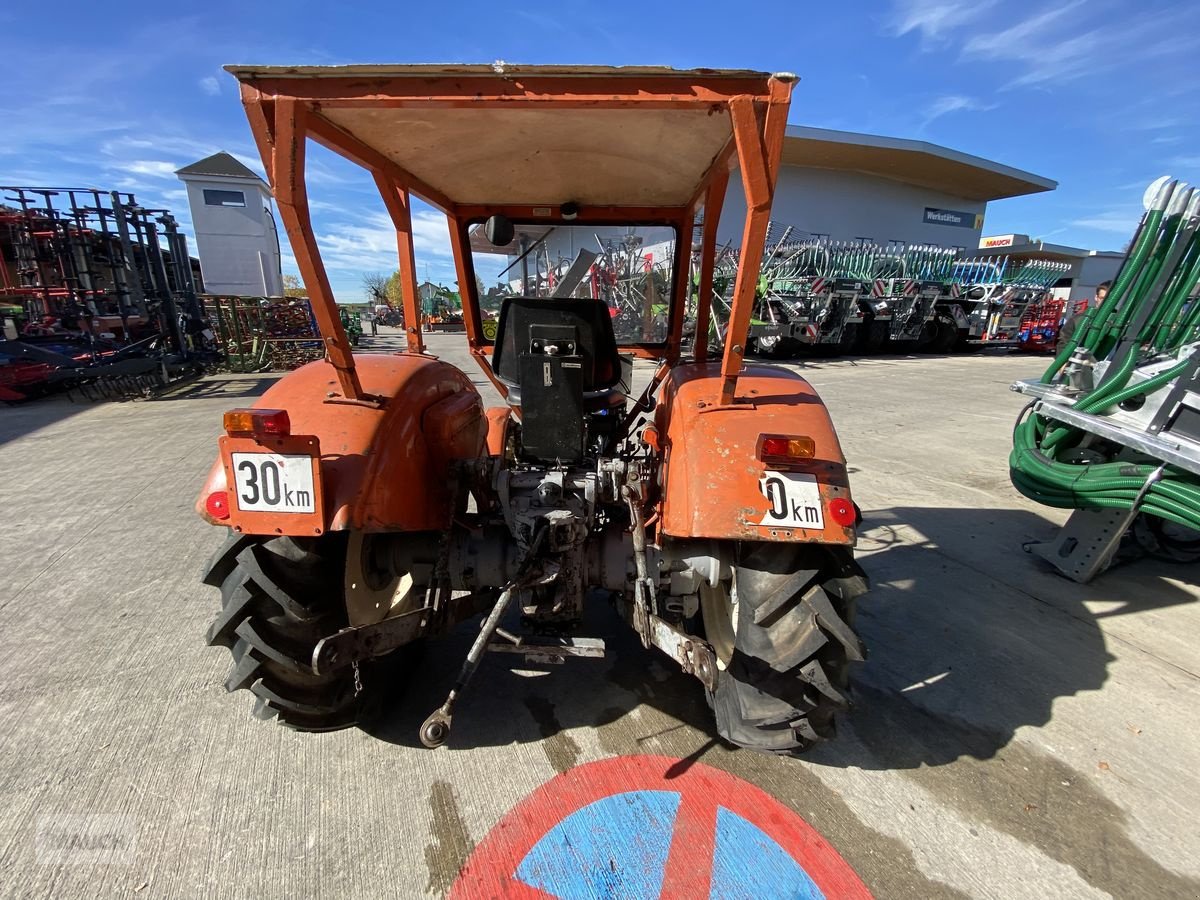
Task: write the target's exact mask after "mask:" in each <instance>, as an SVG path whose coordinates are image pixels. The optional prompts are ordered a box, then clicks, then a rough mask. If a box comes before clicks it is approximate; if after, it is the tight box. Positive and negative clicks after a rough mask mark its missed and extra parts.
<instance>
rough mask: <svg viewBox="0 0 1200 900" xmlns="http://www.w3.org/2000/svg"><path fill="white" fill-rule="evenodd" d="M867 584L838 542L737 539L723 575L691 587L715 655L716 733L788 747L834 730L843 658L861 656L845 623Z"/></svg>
mask: <svg viewBox="0 0 1200 900" xmlns="http://www.w3.org/2000/svg"><path fill="white" fill-rule="evenodd" d="M866 590H867V579H866V576H865V575H864V574H863V572H862V570H861V569H860V568H859V567H858V565H857V564H856V563H855V562H854V560H853V558H852V556H851V555H850V551H849V550H847V549H842V548H836V547H820V546H815V545H807V546H796V545H793V544H776V543H761V544H742V545H740V547H739V553H738V559H737V562H736V563H735V565H734V567H733V578H732V580H731V581H730V582H722V583H721V584H719V585H718V586H716V587H710V586H707V585H705V586H704V587H703V588H702V589H701V594H700V608H701V614H702V617H703V624H704V630H705V634H706V636H707V638H708V640H709V642H710V643H711V644H712V646H713V649H714V650H715V651H716V654H717V659H718V675H717V687H716V690H715V691H713V692H712V693H711V694H710V696H709V700H710V702H711V704H712V707H713V712H714V714H715V716H716V723H717V731H718V733H719V734H720V735H721V736H722V737H724V738H725V739H727V740H729V741H730V742H732V743H734V744H737V745H738V746H740V747H745V748H748V749H751V750H760V751H764V752H769V753H777V754H789V755H790V754H796V753H800V752H802V751H804V750H806V749H808V748H809V747H811V746H812V745H813V744H815V743H817V742H818V741H821V740H824V739H827V738H830V737H833V735H834V727H835V726H834V715H835V714H836V713H838V712H840V711H845V710H847V709H848V708H849V707H850V697H849V694H848V686H849V666H850V663H851V662H856V661H861V660H863V659H864V658H865V656H866V651H865V648H864V647H863V644H862V642H861V641H860V640H859V638H858V636H857V635H856V634H855V632H854V630H853V626H854V606H855V601H856V599H857V598H858V597H859V596H861V595H862V594H864V593H865V592H866Z"/></svg>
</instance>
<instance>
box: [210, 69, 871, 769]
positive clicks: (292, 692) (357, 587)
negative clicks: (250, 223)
mask: <svg viewBox="0 0 1200 900" xmlns="http://www.w3.org/2000/svg"><path fill="white" fill-rule="evenodd" d="M230 71H232V72H233V73H234V74H235V75H236V76H237V78H238V79H239V81H240V82H241V90H242V98H243V102H244V104H245V106H246V109H247V112H248V116H249V119H250V123H251V127H252V130H253V133H254V136H255V139H256V141H257V143H258V147H259V150H260V151H261V154H262V157H263V163H264V166H265V168H266V171H267V173H268V176H269V177H270V180H271V184H272V186H273V188H274V191H275V196H276V198H277V200H278V204H279V211H280V218H281V219H282V221H283V223H284V225H285V227H286V228H287V232H288V236H289V239H290V241H291V245H292V248H293V250H294V252H295V255H296V259H297V262H298V264H299V267H300V270H301V272H302V273H303V275H304V280H305V284H306V287H307V288H308V291H309V296H310V297H311V298H312V302H313V309H314V312H315V314H316V316H317V319H318V321H319V324H320V326H321V331H322V334H323V336H324V340H325V343H326V347H327V358H326V360H325V361H322V362H317V363H312V364H310V365H307V366H305V367H303V368H301V369H298V370H296V371H295V372H292V373H290V374H289V375H287V376H285V377H284V378H282V379H280V381H279V382H277V383H276V384H275V385H274V386H273V387H272V388H271V389H270V390H268V391H267V392H266V394H264V396H263V397H262V398H261V399H260V400H259V401H258V402H257V404H256V405H255V406H254V407H251V408H245V409H235V410H231V411H230V412H228V413H227V414H226V415H225V420H224V425H225V436H224V437H222V438H221V439H220V452H219V455H218V459H217V461H216V463H215V464H214V466H213V468H212V471H211V473H210V475H209V477H208V480H207V482H206V483H205V485H204V487H203V490H202V491H201V494H200V497H199V500H198V502H197V510H198V512H199V513H200V515H202V516H203V517H204V518H205V519H206V520H207V521H208V522H210V523H211V524H212V525H214V526H218V527H221V528H224V529H227V532H228V534H227V538H226V540H225V542H224V544H223V546H222V547H221V549H220V550H219V551H218V552H217V553H216V555H215V556H214V557H213V558H212V560H211V562H210V564H209V567H208V570H207V574H206V575H205V581H206V582H207V583H208V584H210V585H212V586H213V587H215V588H218V589H219V590H220V592H221V609H220V611H219V613H218V615H217V617H216V620H215V621H214V622H213V624H212V627H211V628H210V630H209V634H208V638H209V641H210V643H212V644H214V645H220V646H224V647H227V648H229V650H230V651H231V653H232V657H233V667H232V670H231V672H230V675H229V677H228V680H227V681H226V687H227V688H228V689H229V690H231V691H234V690H240V689H245V690H247V691H249V692H250V693H251V694H253V695H254V697H255V698H256V706H255V710H256V713H257V715H259V716H260V717H263V718H277V719H278V720H280V721H282V722H283V723H284V724H286V725H289V726H291V727H294V728H298V729H304V730H324V729H331V728H339V727H344V726H348V725H351V724H354V723H355V722H356V721H358V720H359V718H360V716H361V715H363V713H364V709H365V708H366V705H365V701H366V699H367V698H368V697H369V696H370V695H371V694H372V693H373V692H379V691H387V690H389V689H393V688H399V687H401V685H396V684H389V683H387V682H386V680H385V678H384V675H383V670H382V669H380V668H375V667H372V662H373V661H374V660H376V659H378V658H379V657H382V656H386V655H387V654H389V653H391V652H393V651H395V650H397V649H399V648H401V647H404V646H405V645H407V644H411V643H412V642H414V641H416V640H418V639H420V638H425V637H433V636H436V635H438V634H443V633H445V632H446V631H447V630H448V629H450V628H452V627H453V626H454V625H456V624H457V623H459V622H462V621H464V620H466V619H469V618H471V617H473V616H477V615H482V616H483V622H482V625H481V628H480V631H479V634H478V637H477V638H476V640H475V641H474V643H473V645H472V647H471V649H470V651H469V652H468V654H467V657H466V659H465V661H464V662H463V664H462V669H461V672H460V675H459V677H458V679H457V681H456V682H455V684H454V685H453V687H450V688H449V689H448V693H447V696H446V700H445V702H444V703H443V704H442V705H440V706H439V708H438V709H436V710H433V711H432V713H431V714H430V716H429V717H428V719H427V720H426V721H425V722H424V723H423V724H422V725H421V727H420V729H419V735H420V739H421V740H422V741H423V742H424V743H425V744H426V745H428V746H431V747H433V746H438V745H441V744H443V743H444V742H445V741H446V740H447V739H448V737H449V735H450V728H451V723H452V718H453V714H454V710H455V704H456V702H457V701H458V699H459V698H460V697H461V695H462V693H463V691H464V690H465V689H466V688H467V686H468V684H469V682H470V681H471V678H472V676H473V675H474V673H475V671H476V669H477V667H478V666H479V664H480V661H481V659H482V657H483V656H484V654H485V652H486V651H489V650H493V651H500V652H506V653H510V654H517V655H519V656H525V657H526V658H527V659H528V660H540V661H543V662H544V661H546V660H562V659H565V658H567V657H574V656H585V657H586V656H597V655H602V654H603V653H604V652H605V648H604V646H603V642H602V641H600V640H598V639H595V638H589V637H587V636H584V635H580V634H579V633H578V629H579V626H580V622H581V619H582V613H583V610H584V607H585V604H589V603H594V602H596V601H598V600H600V601H610V602H612V603H613V604H614V605H615V607H616V609H617V611H618V612H619V613H620V615H621V616H622V617H623V618H624V619H625V620H626V621H627V622H628V623H629V625H630V626H632V628H633V629H634V631H635V632H636V634H637V635H638V636H639V638H640V640H641V642H642V643H643V645H644V646H645V647H646V648H650V647H657V648H658V649H660V650H662V651H663V652H665V653H666V654H667V655H668V656H669V657H671V658H672V659H674V660H675V661H676V663H677V664H678V665H679V666H680V667H681V669H682V670H683V671H684V672H686V673H689V674H691V675H693V676H694V677H695V678H696V679H697V680H698V681H699V682H700V683H701V685H702V687H703V689H704V691H705V692H706V694H707V696H708V699H709V701H710V703H711V705H712V708H713V711H714V716H715V719H716V728H717V731H718V732H719V733H720V734H721V735H722V736H723V737H724V738H726V739H727V740H729V741H731V742H733V743H734V744H737V745H739V746H743V747H750V748H755V749H758V750H764V751H770V752H775V753H793V752H797V751H800V750H803V749H804V748H806V747H808V746H810V745H811V744H813V743H814V742H816V741H818V740H820V739H822V738H826V737H829V736H831V735H832V734H833V729H834V715H835V713H837V712H838V711H839V710H843V709H845V708H846V707H847V706H848V705H849V696H848V692H847V679H848V675H849V666H850V664H851V663H852V662H854V661H856V660H861V659H862V658H863V655H864V649H863V646H862V643H861V642H860V640H859V639H858V637H857V636H856V634H855V632H854V630H853V623H854V608H855V602H856V600H857V598H858V597H859V596H860V595H861V594H862V593H863V592H864V591H865V590H866V586H867V585H866V579H865V577H864V575H863V573H862V571H861V570H860V568H859V567H858V565H857V564H856V563H855V561H854V559H853V553H852V550H853V547H854V543H855V528H856V526H857V524H858V520H859V516H858V512H857V508H856V507H855V505H854V502H853V500H852V498H851V494H850V486H849V481H848V474H847V468H846V464H845V460H844V458H843V456H842V451H841V448H840V446H839V444H838V439H837V435H836V433H835V431H834V428H833V424H832V422H831V421H830V418H829V414H828V412H827V411H826V409H825V406H824V405H823V404H822V403H821V401H820V399H819V397H818V396H817V394H816V392H815V391H814V390H813V389H812V387H811V386H810V385H809V384H808V383H807V382H806V381H805V380H804V379H803V378H801V377H800V376H799V375H797V374H795V373H793V372H791V371H788V370H784V369H778V368H773V367H766V366H755V365H746V364H744V361H743V356H744V354H745V351H746V346H747V338H748V331H749V327H750V321H751V317H752V313H753V307H754V304H755V294H756V286H757V284H758V281H759V267H760V263H761V262H762V258H763V250H764V239H765V236H766V233H767V224H768V216H769V213H770V208H771V201H772V197H773V193H774V189H775V182H776V177H777V174H778V169H779V159H780V151H781V145H782V141H783V135H784V129H785V124H786V121H787V111H788V105H789V101H790V96H791V90H792V85H793V82H794V77H793V76H790V75H778V76H771V75H767V74H764V73H758V72H745V71H714V70H696V71H674V70H670V69H660V68H646V69H638V68H620V69H609V68H600V67H586V68H578V69H577V68H566V67H508V66H502V65H500V64H496V65H494V66H454V67H449V68H437V67H429V66H349V67H313V68H305V67H286V68H282V67H281V68H270V67H268V68H256V67H231V69H230ZM309 138H311V139H313V140H315V141H317V142H319V143H321V144H323V145H324V146H326V147H327V148H329V149H331V150H333V151H334V152H336V153H339V154H341V155H342V156H344V157H346V158H347V159H349V160H351V161H353V162H355V163H357V164H359V165H361V166H363V167H365V168H366V169H367V170H368V171H369V172H370V173H371V175H372V177H373V178H374V180H375V182H376V184H377V185H378V187H379V189H380V192H381V195H382V197H383V200H384V203H385V205H386V207H387V210H388V212H389V214H390V216H391V219H392V221H393V223H394V226H395V229H396V236H397V245H398V250H399V256H400V281H401V285H402V288H403V300H404V309H405V315H404V320H405V322H406V337H407V349H406V352H404V353H398V354H369V353H364V354H352V353H351V351H350V346H349V342H348V339H347V336H346V333H345V329H344V328H343V327H342V323H341V321H340V320H339V317H338V315H337V311H336V307H335V305H334V303H333V298H332V294H331V292H330V288H329V282H328V280H327V278H326V275H325V270H324V268H323V266H322V263H321V259H320V255H319V252H318V249H317V246H316V242H315V240H314V238H313V232H312V228H311V225H310V221H309V211H308V200H307V194H306V190H305V186H304V160H305V152H304V151H305V146H306V140H307V139H309ZM665 162H666V163H669V164H664V163H665ZM501 163H502V164H501ZM735 170H736V171H737V172H738V173H739V177H740V178H741V179H742V182H743V185H744V188H745V193H746V196H747V197H748V198H749V202H748V204H747V213H746V219H745V222H744V227H743V239H742V243H741V252H740V255H739V260H738V266H737V268H736V271H735V272H732V273H730V277H731V281H732V286H731V288H730V290H729V292H728V298H729V308H728V316H727V319H726V321H725V322H724V323H723V328H722V335H723V337H724V338H725V341H724V349H723V353H722V355H721V357H720V358H719V359H714V358H710V354H709V347H708V340H707V338H708V331H709V327H708V324H709V320H710V315H711V313H712V308H711V299H712V295H713V291H712V285H713V278H714V269H715V263H716V257H717V247H716V230H717V226H718V222H719V219H720V213H721V205H722V202H723V199H724V197H725V192H726V187H727V183H728V179H729V177H730V172H731V171H735ZM413 196H420V197H422V198H423V199H425V200H426V201H428V202H430V203H432V204H434V205H435V206H437V207H438V208H440V209H441V210H442V211H444V212H445V213H446V215H447V218H448V220H449V225H450V242H451V247H452V250H453V257H454V260H455V265H456V267H457V273H458V283H459V285H460V287H461V288H462V289H463V290H462V299H463V327H464V329H465V332H466V339H467V342H468V344H469V346H470V348H471V351H472V354H473V356H474V358H475V359H476V360H477V362H478V363H479V365H480V366H481V368H482V370H483V372H484V374H485V375H486V376H487V378H488V379H489V381H490V382H491V383H492V384H493V385H494V386H495V388H496V390H497V391H498V393H499V394H500V395H501V396H502V397H503V398H504V399H505V404H504V405H503V406H499V407H493V408H489V409H485V408H484V405H483V401H482V399H481V397H480V395H479V393H478V392H477V391H476V389H475V387H474V386H473V385H472V383H471V381H470V379H469V378H468V377H467V376H466V375H465V374H464V373H463V372H461V371H459V370H458V369H457V368H455V367H454V366H451V365H449V364H448V363H446V362H443V361H440V360H438V359H436V358H435V357H432V356H430V355H428V354H426V353H425V352H424V342H423V338H422V332H421V315H420V298H419V296H418V290H417V279H416V263H415V259H414V255H413V229H412V215H411V203H412V197H413ZM701 210H703V229H702V231H701V234H700V241H699V243H700V246H699V254H698V263H697V271H696V279H697V281H696V284H697V288H696V295H697V296H698V298H699V300H698V302H697V304H696V327H695V330H694V340H693V344H692V347H691V354H690V356H687V357H685V356H684V354H683V352H682V344H683V333H684V318H685V311H686V308H687V306H688V301H689V297H690V294H691V285H692V277H691V276H692V272H691V269H690V267H689V262H690V261H691V259H692V257H693V253H692V240H693V231H694V225H695V222H696V220H697V217H698V216H699V214H700V212H701ZM536 231H540V232H541V236H540V237H536V238H533V239H532V240H529V239H528V235H529V234H530V233H531V232H536ZM551 231H553V232H554V233H555V237H554V240H555V241H557V244H556V246H558V247H567V248H571V249H570V252H569V255H570V257H571V259H572V260H573V262H571V264H570V265H568V266H565V267H563V266H559V265H558V264H557V263H554V264H553V265H548V266H546V267H545V268H544V269H542V270H539V268H538V266H537V265H532V266H526V267H525V270H524V271H523V272H522V277H521V279H520V280H519V281H517V282H516V284H517V285H519V288H514V287H513V285H512V283H511V282H507V281H505V278H507V277H508V276H506V275H502V273H501V272H498V271H496V270H497V269H498V268H499V266H497V264H496V258H497V256H499V257H501V258H502V259H503V260H504V261H505V262H508V264H509V269H512V268H513V267H514V266H515V265H517V261H518V260H522V258H524V259H525V260H528V259H530V258H536V255H537V253H538V252H539V246H543V245H544V242H545V241H546V240H547V234H548V233H549V232H551ZM652 247H654V248H659V249H658V250H654V251H653V252H652V251H651V250H650V249H649V248H652ZM631 248H632V249H631ZM633 251H636V253H635V254H634V253H633ZM631 254H632V255H636V256H638V257H640V258H641V260H642V263H640V264H633V263H632V262H631V261H630V259H629V258H628V257H630V256H631ZM667 261H670V262H669V264H668V263H667ZM507 271H508V270H504V272H507ZM539 273H540V274H539ZM482 274H486V275H488V276H489V280H491V279H492V278H495V279H497V280H499V281H501V282H502V283H506V284H509V287H510V288H511V291H502V293H503V296H501V297H500V298H499V300H500V304H499V317H498V319H497V320H496V323H495V325H496V327H495V331H494V332H490V329H488V328H487V327H486V326H485V320H484V318H483V316H482V314H481V308H480V297H479V296H478V293H477V291H476V285H477V284H479V283H480V279H478V278H477V276H480V275H482ZM543 275H544V276H545V277H542V276H543ZM493 299H497V298H496V297H495V295H493ZM490 333H494V340H493V339H492V338H491V337H489V334H490ZM634 357H640V358H642V359H647V360H652V361H654V362H656V363H657V367H656V369H655V370H654V373H653V376H652V377H651V378H650V379H649V383H648V384H647V385H646V386H645V388H644V389H643V390H641V391H640V392H637V393H636V396H635V393H634V391H633V388H632V379H631V373H632V369H633V365H632V360H633V358H634ZM514 607H515V608H517V609H519V617H520V621H521V622H522V623H523V626H524V632H523V633H519V629H518V628H517V626H515V625H512V624H510V623H509V621H508V618H507V617H510V616H511V615H512V612H513V609H514ZM435 646H436V645H435Z"/></svg>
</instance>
